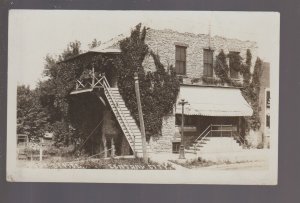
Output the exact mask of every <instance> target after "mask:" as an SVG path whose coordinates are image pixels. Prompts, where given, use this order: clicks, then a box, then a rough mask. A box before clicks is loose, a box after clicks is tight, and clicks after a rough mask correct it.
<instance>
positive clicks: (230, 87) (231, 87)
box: [180, 84, 242, 89]
mask: <svg viewBox="0 0 300 203" xmlns="http://www.w3.org/2000/svg"><path fill="white" fill-rule="evenodd" d="M180 86H190V87H215V88H229V89H241V88H242V87H234V86H217V85H194V84H180Z"/></svg>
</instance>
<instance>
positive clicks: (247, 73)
mask: <svg viewBox="0 0 300 203" xmlns="http://www.w3.org/2000/svg"><path fill="white" fill-rule="evenodd" d="M251 60H252V54H251V51H250V50H249V49H247V53H246V63H245V64H243V65H242V74H243V79H244V86H248V85H249V83H250V80H251V70H250V69H251V65H252V63H251Z"/></svg>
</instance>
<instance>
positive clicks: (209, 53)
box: [203, 49, 213, 77]
mask: <svg viewBox="0 0 300 203" xmlns="http://www.w3.org/2000/svg"><path fill="white" fill-rule="evenodd" d="M203 75H204V76H205V77H213V50H210V49H204V50H203Z"/></svg>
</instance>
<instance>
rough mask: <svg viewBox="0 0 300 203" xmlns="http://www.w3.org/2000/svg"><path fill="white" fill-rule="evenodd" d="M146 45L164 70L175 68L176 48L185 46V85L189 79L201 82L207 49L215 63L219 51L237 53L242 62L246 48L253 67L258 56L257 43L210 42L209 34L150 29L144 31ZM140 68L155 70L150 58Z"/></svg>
mask: <svg viewBox="0 0 300 203" xmlns="http://www.w3.org/2000/svg"><path fill="white" fill-rule="evenodd" d="M146 43H147V44H148V46H149V47H150V49H151V50H152V51H154V53H157V54H158V55H159V56H160V60H161V62H162V63H163V64H164V65H165V67H167V66H171V65H172V66H173V67H175V62H176V61H175V45H181V46H186V47H187V49H186V54H187V56H186V75H185V77H184V83H187V84H190V83H191V79H195V78H199V79H201V78H202V76H203V49H208V48H209V47H210V48H211V49H212V50H214V52H213V58H214V60H215V58H216V56H217V55H218V54H219V53H220V51H221V50H222V49H223V50H224V52H225V54H228V53H229V51H235V52H239V53H240V56H241V57H242V58H243V59H244V60H245V59H246V52H247V49H250V50H251V53H252V64H253V66H254V63H255V60H256V57H257V44H256V42H251V41H241V40H238V39H227V38H224V37H219V36H214V37H211V39H209V36H208V35H204V34H198V35H196V34H192V33H179V32H177V31H173V30H155V29H149V30H147V35H146ZM209 43H210V46H209ZM214 62H215V61H214ZM143 65H144V67H146V70H155V66H154V63H153V59H152V58H151V57H150V56H148V57H146V59H145V60H144V64H143ZM253 66H252V69H253ZM200 84H201V80H200Z"/></svg>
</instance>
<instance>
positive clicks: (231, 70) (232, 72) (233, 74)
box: [230, 68, 239, 79]
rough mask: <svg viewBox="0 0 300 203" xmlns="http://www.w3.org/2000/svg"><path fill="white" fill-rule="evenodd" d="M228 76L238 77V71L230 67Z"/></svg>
mask: <svg viewBox="0 0 300 203" xmlns="http://www.w3.org/2000/svg"><path fill="white" fill-rule="evenodd" d="M230 77H231V78H235V79H237V78H238V77H239V73H238V72H237V71H236V70H234V69H233V68H230Z"/></svg>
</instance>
